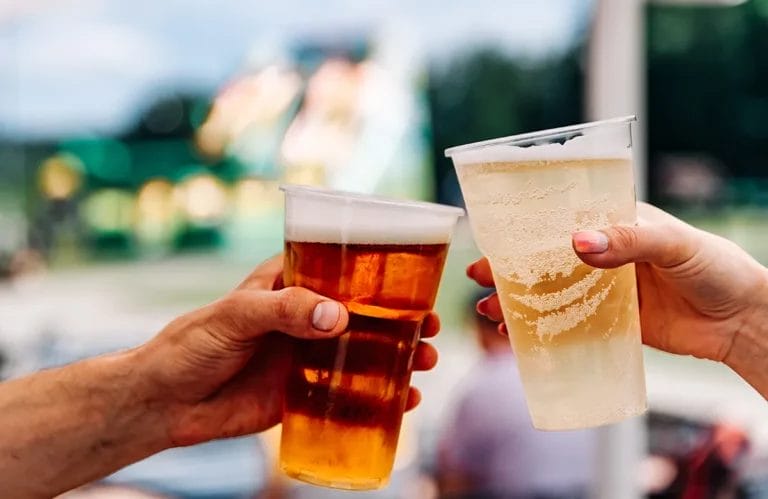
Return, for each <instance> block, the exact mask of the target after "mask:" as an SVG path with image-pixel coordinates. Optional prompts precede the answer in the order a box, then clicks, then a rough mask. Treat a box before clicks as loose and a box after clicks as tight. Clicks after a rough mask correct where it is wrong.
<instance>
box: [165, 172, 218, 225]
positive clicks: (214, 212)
mask: <svg viewBox="0 0 768 499" xmlns="http://www.w3.org/2000/svg"><path fill="white" fill-rule="evenodd" d="M174 196H175V198H176V201H177V202H178V204H179V206H181V209H182V210H183V211H184V213H185V214H186V216H187V217H188V218H189V219H190V220H192V221H194V222H217V221H219V220H221V218H223V217H224V215H225V213H226V211H227V192H226V189H225V188H224V185H223V184H222V183H221V181H220V180H219V179H218V178H216V177H214V176H213V175H208V174H199V175H195V176H192V177H189V178H188V179H186V180H184V181H183V182H182V183H181V184H179V185H178V186H177V187H176V191H175V193H174Z"/></svg>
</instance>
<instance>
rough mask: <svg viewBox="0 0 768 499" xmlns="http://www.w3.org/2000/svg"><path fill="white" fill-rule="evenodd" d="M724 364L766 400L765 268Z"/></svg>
mask: <svg viewBox="0 0 768 499" xmlns="http://www.w3.org/2000/svg"><path fill="white" fill-rule="evenodd" d="M762 279H763V284H762V286H760V287H759V289H758V291H757V292H756V293H755V294H754V295H753V300H751V301H752V303H751V304H750V305H749V308H748V309H747V311H746V312H745V314H744V319H743V320H742V321H741V325H740V327H739V328H738V330H737V331H736V332H735V333H734V336H733V341H732V343H731V347H730V349H729V350H728V354H727V355H726V356H725V358H724V359H723V362H724V363H725V364H726V365H727V366H728V367H730V368H731V369H733V370H734V371H735V372H736V373H737V374H739V375H740V376H741V377H742V378H744V379H745V380H746V381H747V382H749V383H750V384H751V385H752V386H753V387H754V388H755V389H757V390H758V391H759V392H760V393H761V394H762V395H763V397H766V398H768V361H766V359H768V269H765V268H763V269H762Z"/></svg>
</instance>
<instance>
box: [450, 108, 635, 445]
mask: <svg viewBox="0 0 768 499" xmlns="http://www.w3.org/2000/svg"><path fill="white" fill-rule="evenodd" d="M633 122H634V117H626V118H617V119H612V120H606V121H599V122H592V123H586V124H582V125H575V126H570V127H564V128H558V129H552V130H544V131H539V132H533V133H526V134H522V135H516V136H511V137H504V138H500V139H494V140H489V141H484V142H478V143H474V144H468V145H464V146H459V147H454V148H451V149H448V150H446V152H445V153H446V156H448V157H450V158H452V160H453V163H454V166H455V168H456V173H457V175H458V179H459V183H460V185H461V191H462V194H463V196H464V201H465V203H466V207H467V211H468V213H469V219H470V225H471V226H472V231H473V234H474V237H475V242H476V243H477V245H478V247H479V249H480V251H481V252H482V253H483V254H484V255H485V256H486V257H487V258H488V261H489V262H490V265H491V270H492V271H493V278H494V283H495V285H496V289H497V291H498V295H499V300H500V302H501V306H502V311H503V314H504V321H505V323H506V325H507V330H508V331H509V337H510V340H511V343H512V348H513V350H514V352H515V355H516V357H517V365H518V368H519V371H520V376H521V378H522V381H523V386H524V390H525V396H526V400H527V403H528V408H529V411H530V414H531V418H532V421H533V425H534V426H535V427H536V428H538V429H541V430H569V429H577V428H587V427H592V426H599V425H604V424H608V423H614V422H617V421H620V420H622V419H625V418H627V417H630V416H635V415H637V414H641V413H642V412H644V411H645V408H646V396H645V375H644V370H643V356H642V347H641V338H640V319H639V313H638V301H637V287H636V283H635V268H634V265H625V266H623V267H620V268H617V269H612V270H601V269H596V268H593V267H590V266H588V265H585V264H584V263H582V262H581V260H579V259H578V258H577V257H576V254H575V253H574V251H573V248H572V247H571V235H572V234H573V233H574V232H577V231H582V230H596V229H602V228H605V227H608V226H612V225H634V224H635V223H636V213H635V187H634V177H633V170H632V137H631V128H632V123H633Z"/></svg>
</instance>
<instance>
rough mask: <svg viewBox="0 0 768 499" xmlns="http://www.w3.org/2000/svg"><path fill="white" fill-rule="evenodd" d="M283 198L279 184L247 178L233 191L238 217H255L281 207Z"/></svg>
mask: <svg viewBox="0 0 768 499" xmlns="http://www.w3.org/2000/svg"><path fill="white" fill-rule="evenodd" d="M281 198H282V196H281V194H280V191H279V190H278V188H277V182H273V181H268V180H260V179H255V178H246V179H243V180H240V181H239V182H238V183H237V184H236V185H235V188H234V191H233V203H234V209H235V213H236V215H237V216H242V217H254V216H258V215H261V214H263V213H265V212H268V211H271V210H273V209H274V208H275V207H276V206H279V205H280V200H281Z"/></svg>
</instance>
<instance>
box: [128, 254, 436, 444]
mask: <svg viewBox="0 0 768 499" xmlns="http://www.w3.org/2000/svg"><path fill="white" fill-rule="evenodd" d="M281 275H282V257H276V258H273V259H272V260H270V261H268V262H266V263H264V264H262V265H261V266H259V267H258V268H257V269H256V270H255V271H254V272H253V273H252V274H251V275H250V276H249V277H248V278H247V279H246V280H245V282H243V283H242V284H241V285H240V286H239V287H238V288H237V289H236V290H234V291H232V292H231V293H230V294H229V295H227V296H225V297H224V298H222V299H221V300H219V301H217V302H214V303H212V304H210V305H208V306H206V307H203V308H201V309H199V310H195V311H194V312H191V313H189V314H187V315H184V316H182V317H180V318H178V319H177V320H175V321H173V322H172V323H171V324H170V325H168V326H167V327H166V328H165V329H164V330H163V331H162V332H161V333H160V334H159V335H158V336H157V337H156V338H155V339H153V340H152V341H151V342H149V343H148V344H147V345H145V346H144V347H142V348H141V349H140V350H141V351H140V352H138V355H139V357H141V358H143V359H144V360H143V365H144V366H145V369H146V371H145V375H146V379H147V381H148V383H149V386H150V390H151V391H152V394H153V398H154V399H155V400H157V401H158V407H162V408H163V411H164V412H165V414H166V417H167V425H168V436H169V439H170V444H171V445H173V446H178V445H191V444H195V443H199V442H203V441H206V440H210V439H214V438H222V437H232V436H237V435H244V434H248V433H253V432H258V431H262V430H265V429H267V428H270V427H271V426H273V425H275V424H277V423H278V422H279V421H280V418H281V412H282V403H283V396H284V387H285V380H286V376H287V374H288V368H289V364H290V359H291V348H292V345H293V341H294V338H299V339H309V340H311V339H320V338H328V337H332V336H335V335H338V334H340V333H342V332H343V331H344V330H345V328H346V326H347V321H348V315H347V311H346V309H345V308H344V306H343V305H341V304H339V303H337V302H335V301H332V300H330V299H328V298H325V297H323V296H320V295H318V294H316V293H313V292H311V291H308V290H306V289H302V288H282V279H281ZM280 288H282V289H280ZM438 328H439V323H438V320H437V316H435V315H434V314H430V315H429V316H428V317H427V319H426V320H425V323H424V326H423V328H422V337H429V336H434V335H435V334H436V333H437V331H438ZM283 333H284V334H283ZM436 362H437V351H436V350H435V349H434V347H432V346H431V345H429V344H427V343H424V342H420V343H419V345H418V347H417V349H416V353H415V356H414V369H417V370H427V369H431V368H432V367H433V366H434V365H435V363H436ZM419 399H420V395H419V394H418V392H417V391H416V390H415V389H413V388H412V389H411V393H410V394H409V400H408V407H409V408H412V407H413V406H415V405H416V404H417V403H418V401H419Z"/></svg>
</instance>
